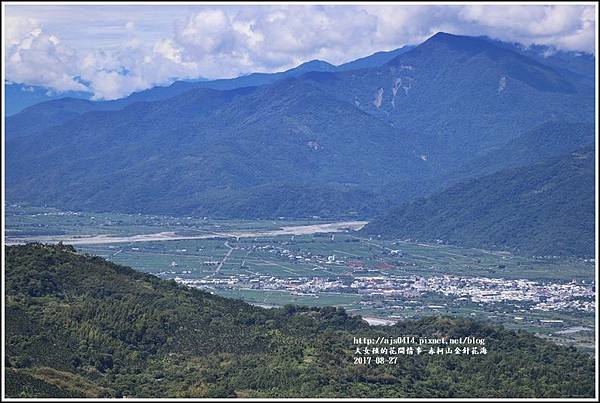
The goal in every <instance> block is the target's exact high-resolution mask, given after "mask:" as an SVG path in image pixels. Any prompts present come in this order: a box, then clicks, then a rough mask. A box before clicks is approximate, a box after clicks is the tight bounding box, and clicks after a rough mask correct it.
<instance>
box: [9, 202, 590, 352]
mask: <svg viewBox="0 0 600 403" xmlns="http://www.w3.org/2000/svg"><path fill="white" fill-rule="evenodd" d="M364 223H365V222H364V221H351V222H336V223H331V222H324V221H322V220H310V221H302V220H295V221H292V220H284V219H282V220H257V221H253V220H215V219H209V218H193V217H165V216H147V215H126V214H106V213H84V212H64V211H58V210H53V209H37V208H30V207H29V208H28V207H18V206H11V207H9V208H8V209H7V224H6V228H7V243H8V244H10V243H23V242H32V241H37V242H59V241H61V242H64V243H69V244H74V245H76V246H77V249H78V250H80V251H82V252H87V253H90V254H94V255H99V256H102V257H105V258H107V259H109V260H111V261H114V262H116V263H119V264H124V265H127V266H130V267H133V268H135V269H137V270H140V271H144V272H148V273H152V274H156V275H158V276H159V277H161V278H165V279H175V280H176V281H177V282H179V283H182V284H186V285H188V286H191V287H195V288H201V289H205V290H208V291H210V292H213V293H216V294H219V295H222V296H227V297H231V298H236V299H242V300H244V301H247V302H250V303H253V304H256V305H261V306H283V305H285V304H290V303H293V304H299V305H306V306H329V305H332V306H340V307H343V308H345V309H346V310H347V311H348V312H350V313H352V314H358V315H362V316H363V317H365V320H367V321H368V322H370V323H373V324H390V323H394V322H396V321H398V320H401V319H410V318H419V317H423V316H427V315H432V314H433V315H437V314H449V315H458V316H466V317H471V318H474V319H479V320H489V321H492V322H496V323H500V324H502V325H504V326H505V327H507V328H514V329H524V330H527V331H529V332H533V333H535V334H537V335H540V336H542V337H545V338H548V339H550V340H552V341H554V342H556V343H559V344H566V345H574V346H576V347H578V348H580V349H582V350H587V351H590V352H591V351H593V349H594V344H595V340H594V328H595V320H594V318H595V296H596V295H595V283H594V269H595V262H593V260H584V259H574V258H571V259H565V258H556V257H549V256H547V257H524V256H516V255H513V254H510V253H508V252H501V251H487V250H481V249H468V248H459V247H453V246H448V245H438V244H424V243H417V242H412V241H409V240H382V239H378V238H372V237H366V236H363V235H361V233H360V232H357V230H358V229H360V228H361V227H362V226H363V225H364Z"/></svg>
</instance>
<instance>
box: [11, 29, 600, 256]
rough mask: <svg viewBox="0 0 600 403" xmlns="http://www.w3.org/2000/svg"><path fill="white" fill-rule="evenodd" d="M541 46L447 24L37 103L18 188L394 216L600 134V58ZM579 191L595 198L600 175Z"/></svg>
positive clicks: (28, 116) (17, 118)
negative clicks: (136, 87) (362, 51)
mask: <svg viewBox="0 0 600 403" xmlns="http://www.w3.org/2000/svg"><path fill="white" fill-rule="evenodd" d="M540 52H541V50H540V49H537V50H536V49H535V48H529V49H525V48H520V47H517V46H516V45H514V44H505V43H499V42H497V41H493V40H491V39H489V38H479V37H467V36H458V35H451V34H446V33H438V34H436V35H434V36H432V37H431V38H429V39H428V40H426V41H425V42H424V43H422V44H420V45H418V46H416V47H410V48H401V49H398V50H397V51H393V52H388V53H381V54H375V55H372V56H370V57H369V58H366V59H363V60H360V59H359V60H357V61H355V62H351V63H349V64H348V65H346V67H343V66H337V67H335V66H331V65H329V64H327V63H325V62H311V63H308V64H307V65H304V66H300V67H298V68H297V69H293V70H290V71H288V72H284V73H277V74H271V75H260V74H259V75H250V76H245V77H241V78H238V79H234V80H218V81H215V82H202V81H199V82H196V83H192V84H191V85H193V86H195V88H192V89H189V88H188V87H187V86H188V84H186V83H175V84H173V85H172V86H170V87H157V88H155V89H152V90H148V91H146V92H142V93H138V94H133V95H132V96H130V97H127V98H124V99H121V100H116V101H107V102H93V101H87V100H78V99H68V98H66V99H61V100H54V101H49V102H44V103H40V104H36V105H34V106H31V107H29V108H27V109H25V110H23V111H22V112H20V113H18V114H16V115H14V116H11V117H9V118H7V120H6V150H7V152H6V184H7V186H6V197H7V200H8V201H10V202H19V203H29V204H34V205H51V206H54V207H60V208H67V209H74V210H90V211H124V212H147V213H168V214H197V215H203V216H206V215H208V216H214V217H244V218H271V217H279V216H284V217H309V216H321V217H325V218H343V217H349V216H361V217H367V218H369V217H377V216H379V215H381V216H382V217H386V215H385V212H386V211H387V210H389V209H390V208H393V207H395V206H400V205H404V204H405V203H410V202H411V201H414V200H415V199H417V198H419V197H424V196H428V195H433V194H437V193H439V192H440V191H442V190H443V189H444V188H448V186H453V185H456V184H458V183H462V181H464V180H466V179H470V178H471V179H473V178H478V177H481V176H482V175H489V174H492V173H493V172H495V171H498V170H502V169H506V168H515V169H516V168H522V167H524V166H531V165H532V164H536V163H538V162H541V161H546V160H549V159H552V158H556V157H559V156H561V155H565V154H567V153H570V152H572V151H573V150H575V149H577V148H579V147H583V146H585V145H587V144H590V143H592V142H593V141H594V139H593V137H594V107H595V88H594V78H593V72H592V75H590V71H589V69H588V67H589V63H588V59H587V58H586V57H587V56H586V57H584V59H585V60H584V59H581V60H582V61H578V60H576V57H579V56H573V55H570V54H566V53H564V52H563V53H559V54H555V55H554V56H552V55H547V57H545V58H544V57H543V56H542V55H540ZM545 61H546V63H545ZM264 80H266V81H264ZM206 86H213V87H215V88H201V87H206ZM552 172H554V171H552ZM540 175H541V174H540ZM527 178H529V177H528V176H527V175H526V176H524V177H523V180H525V179H527ZM469 183H471V185H473V186H476V185H477V186H476V187H477V189H478V191H479V192H484V191H485V189H484V186H483V185H481V184H480V183H478V182H469ZM483 183H485V182H483ZM488 186H491V184H489V181H488ZM523 186H525V187H527V184H524V185H523ZM560 186H563V184H562V182H560ZM580 190H581V191H582V192H583V194H582V195H581V197H582V198H584V199H585V200H588V199H586V198H587V197H588V195H589V194H591V193H590V192H592V189H591V188H590V189H585V188H583V187H582V188H580ZM488 191H489V193H490V194H495V193H496V191H497V189H493V188H491V189H489V190H488ZM565 191H566V188H565ZM578 195H579V193H578ZM520 211H522V212H523V213H524V212H525V211H527V209H523V210H520ZM550 212H551V209H550V208H548V209H547V210H546V213H550ZM464 218H465V220H468V217H466V216H465V217H464ZM478 219H479V217H477V218H476V217H474V216H472V218H471V220H478ZM376 221H377V220H376ZM482 222H483V221H482ZM371 228H375V227H371ZM390 234H395V232H394V231H393V230H390ZM458 239H462V238H458ZM588 244H589V243H588ZM588 244H586V245H588ZM567 249H568V248H566V249H565V253H568V252H567ZM572 250H580V249H579V247H577V248H575V249H572Z"/></svg>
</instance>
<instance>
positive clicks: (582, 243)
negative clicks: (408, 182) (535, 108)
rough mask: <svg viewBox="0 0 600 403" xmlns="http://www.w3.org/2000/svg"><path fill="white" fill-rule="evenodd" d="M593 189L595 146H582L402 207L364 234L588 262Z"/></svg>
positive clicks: (593, 240)
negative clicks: (572, 257)
mask: <svg viewBox="0 0 600 403" xmlns="http://www.w3.org/2000/svg"><path fill="white" fill-rule="evenodd" d="M595 184H596V181H595V153H594V147H593V146H588V147H584V148H581V149H578V150H577V151H574V152H572V153H570V154H568V155H566V156H563V157H559V158H553V159H550V160H545V161H542V162H538V163H536V164H533V165H529V166H526V167H519V168H512V169H507V170H503V171H500V172H497V173H494V174H491V175H486V176H482V177H478V178H475V179H472V180H468V181H464V182H461V183H458V184H456V185H453V186H451V187H449V188H447V189H446V190H443V191H441V192H438V193H436V194H434V195H432V196H429V197H426V198H421V199H418V200H416V201H414V202H411V203H406V204H402V205H401V206H400V207H397V208H395V209H392V210H391V211H389V212H387V213H386V214H383V215H382V216H380V217H379V218H377V219H376V220H373V221H372V222H370V223H369V224H368V225H367V226H366V227H365V228H364V229H363V231H364V232H365V233H367V234H372V235H381V236H384V237H395V238H403V239H404V238H411V239H416V240H421V241H437V240H443V241H446V242H449V243H455V244H461V245H467V246H474V247H486V248H492V249H511V250H515V251H517V252H519V253H526V254H530V255H551V256H556V255H574V256H585V257H592V256H594V252H595V244H596V238H595V235H596V232H595V223H596V218H595V196H596V189H595Z"/></svg>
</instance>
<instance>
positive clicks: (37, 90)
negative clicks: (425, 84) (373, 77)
mask: <svg viewBox="0 0 600 403" xmlns="http://www.w3.org/2000/svg"><path fill="white" fill-rule="evenodd" d="M410 49H412V46H404V47H402V48H398V49H395V50H391V51H381V52H376V53H374V54H372V55H370V56H365V57H362V58H360V59H356V60H354V61H350V62H348V63H344V64H340V65H338V66H334V65H332V64H330V63H328V62H326V61H323V60H311V61H308V62H305V63H302V64H300V65H298V66H296V67H294V68H291V69H289V70H286V71H282V72H277V73H252V74H248V75H243V76H240V77H237V78H231V79H217V80H207V79H197V80H183V81H182V80H178V81H175V82H173V83H172V84H170V85H168V86H160V85H159V86H155V87H152V88H149V89H147V90H143V91H138V92H134V93H133V94H130V95H129V96H127V97H124V98H121V99H118V100H115V101H108V103H107V102H106V101H104V102H102V101H93V104H90V105H93V106H90V107H89V108H88V110H91V109H97V110H106V109H120V108H122V107H124V106H126V105H129V104H132V103H135V102H148V101H158V100H161V99H167V98H170V97H172V96H176V95H179V94H181V93H183V92H186V91H189V90H192V89H194V88H212V89H218V90H232V89H236V88H241V87H253V86H258V85H266V84H271V83H273V82H275V81H277V80H281V79H284V78H291V77H297V76H298V75H301V74H304V73H306V72H310V71H347V70H353V69H359V68H369V67H374V66H379V65H382V64H385V63H387V62H388V61H389V60H391V59H392V58H394V57H396V56H397V55H399V54H402V53H404V52H407V51H409V50H410ZM4 88H5V98H6V99H5V112H6V115H7V116H12V115H15V114H17V113H18V112H21V111H22V110H24V109H26V108H28V107H30V106H32V105H36V104H38V103H40V102H46V101H51V100H55V99H57V100H58V99H63V98H67V99H72V98H75V99H85V100H91V98H92V95H93V94H92V93H89V92H76V91H67V92H63V93H59V92H56V91H52V90H49V89H47V88H43V87H39V86H28V85H23V84H16V83H5V85H4ZM68 102H69V101H66V100H64V101H62V104H64V105H66V106H67V108H70V109H72V107H71V106H70V105H68ZM103 103H104V105H102V104H103ZM60 104H61V103H59V104H57V105H52V106H48V107H52V108H54V109H57V107H58V106H59V105H60ZM98 104H100V105H98ZM42 107H43V108H44V107H45V106H42Z"/></svg>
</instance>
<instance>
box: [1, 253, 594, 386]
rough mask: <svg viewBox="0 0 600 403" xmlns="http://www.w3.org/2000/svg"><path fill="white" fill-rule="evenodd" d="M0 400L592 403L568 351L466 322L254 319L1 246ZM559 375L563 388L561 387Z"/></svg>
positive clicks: (122, 275)
mask: <svg viewBox="0 0 600 403" xmlns="http://www.w3.org/2000/svg"><path fill="white" fill-rule="evenodd" d="M5 289H6V300H5V303H6V323H5V330H6V333H5V336H6V359H5V366H6V395H7V396H9V397H228V396H232V397H233V396H237V397H335V396H338V397H396V398H398V397H593V395H594V365H593V361H592V359H591V358H590V357H588V356H586V355H584V354H582V353H579V352H577V351H576V350H574V349H573V348H565V347H560V346H556V345H553V344H550V343H549V342H546V341H543V340H541V339H538V338H536V337H534V336H533V335H531V334H528V333H525V332H518V333H515V332H512V331H507V330H504V329H502V328H500V327H492V326H488V325H486V324H481V323H477V322H473V321H471V320H467V319H457V318H446V317H430V318H425V319H422V320H419V321H407V322H401V323H399V324H397V325H395V326H393V327H385V328H383V327H369V326H368V325H367V324H366V323H365V322H363V321H362V320H360V318H358V317H350V316H348V315H347V314H346V313H345V312H344V311H343V310H342V309H336V308H299V307H294V306H286V307H284V308H281V309H272V310H267V309H262V308H258V307H254V306H251V305H248V304H246V303H243V302H241V301H236V300H230V299H225V298H221V297H218V296H215V295H211V294H208V293H206V292H203V291H200V290H196V289H190V288H185V287H183V286H179V285H177V284H176V283H175V282H173V281H164V280H160V279H158V278H157V277H154V276H152V275H149V274H143V273H139V272H136V271H134V270H132V269H130V268H126V267H122V266H118V265H116V264H113V263H110V262H107V261H105V260H103V259H101V258H99V257H93V256H85V255H81V254H78V253H77V252H76V251H75V250H74V249H73V248H72V247H69V246H63V245H55V246H49V245H41V244H29V245H22V246H11V247H7V248H6V286H5ZM408 335H414V336H428V337H442V336H448V337H460V336H474V337H478V338H485V346H486V347H487V349H488V353H487V354H485V355H477V356H466V355H465V356H460V355H457V356H428V355H425V354H422V355H419V356H417V355H413V356H409V355H405V356H398V361H397V364H393V365H375V364H369V365H365V364H354V359H353V357H354V356H355V355H354V354H355V348H356V346H354V345H353V341H354V337H378V336H388V337H394V336H408ZM565 374H568V376H565Z"/></svg>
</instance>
